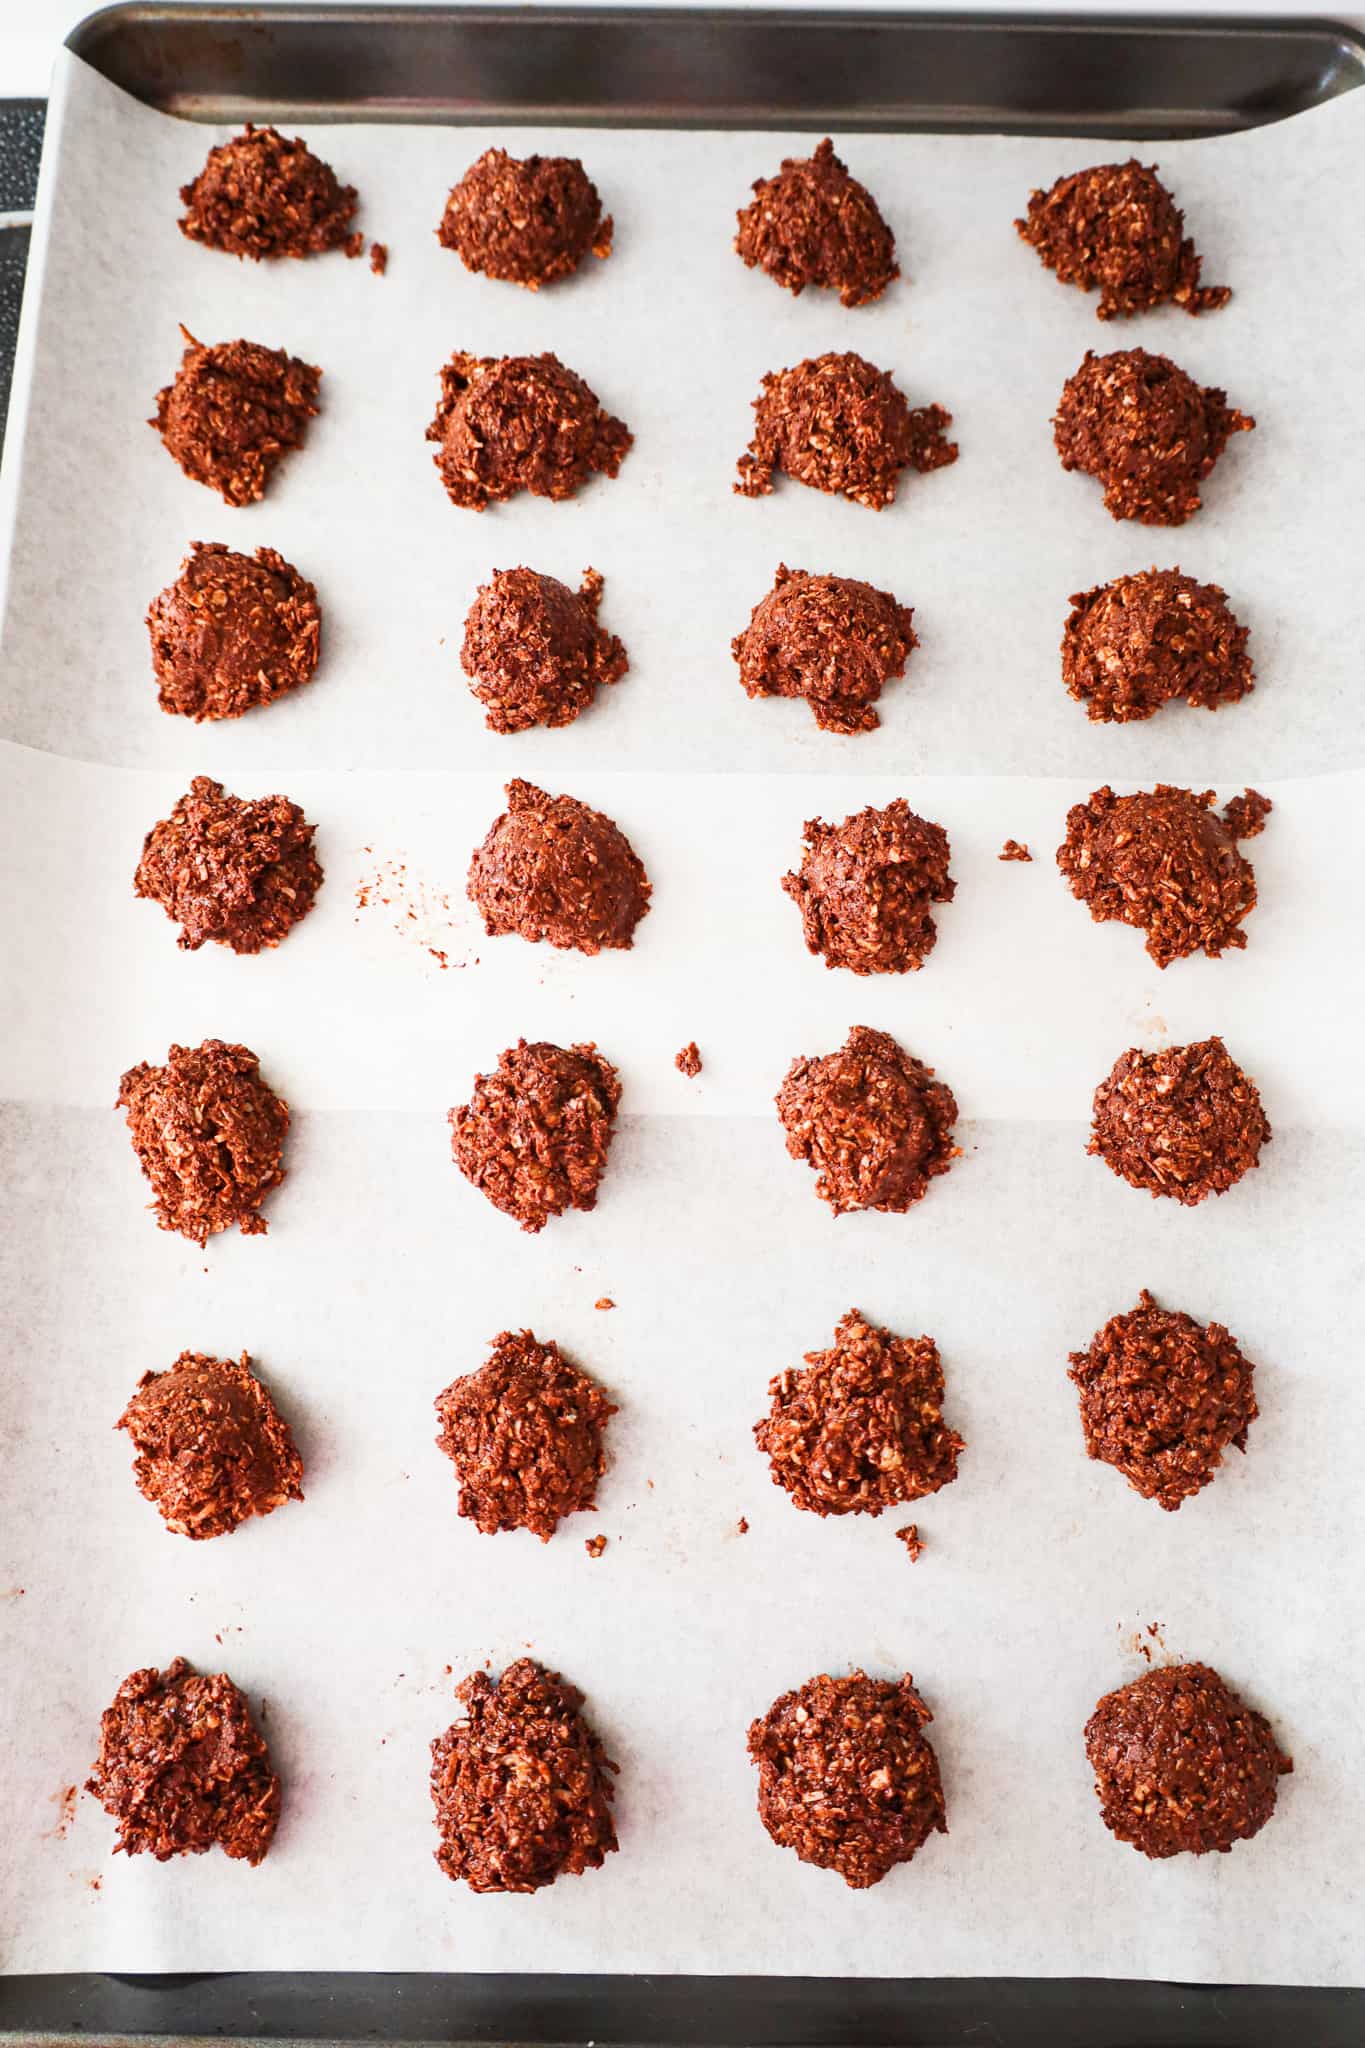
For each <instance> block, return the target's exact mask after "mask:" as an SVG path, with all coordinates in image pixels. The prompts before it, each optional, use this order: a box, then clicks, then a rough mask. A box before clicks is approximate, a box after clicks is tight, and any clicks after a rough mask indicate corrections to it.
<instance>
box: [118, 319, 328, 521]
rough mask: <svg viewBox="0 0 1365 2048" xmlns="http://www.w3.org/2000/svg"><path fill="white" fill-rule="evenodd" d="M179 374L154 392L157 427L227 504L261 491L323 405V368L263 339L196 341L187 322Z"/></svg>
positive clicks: (170, 449)
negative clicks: (320, 398) (207, 343)
mask: <svg viewBox="0 0 1365 2048" xmlns="http://www.w3.org/2000/svg"><path fill="white" fill-rule="evenodd" d="M180 332H181V333H182V334H183V335H184V337H185V353H184V355H183V356H182V357H181V359H180V368H179V369H178V370H177V371H176V373H175V382H174V383H173V384H167V385H166V386H165V388H164V389H163V390H161V391H158V392H157V394H156V417H155V419H152V420H149V421H148V422H147V424H148V425H149V426H152V427H155V428H156V430H157V432H158V433H159V434H160V436H161V438H162V440H163V442H164V443H165V445H166V450H167V453H168V454H170V455H173V456H174V457H175V460H176V461H177V462H178V463H179V464H180V467H181V468H182V469H183V470H184V472H185V474H186V476H187V477H190V478H191V479H192V480H193V481H194V482H195V483H197V484H207V485H208V486H209V489H210V490H214V491H217V493H218V495H219V496H220V497H221V498H222V500H223V502H224V503H225V504H228V505H250V504H251V503H253V501H254V500H255V499H257V498H263V497H264V496H265V493H266V488H267V486H268V485H269V483H270V480H271V478H272V477H273V475H274V474H275V470H276V468H277V466H278V464H279V463H280V461H281V460H282V458H283V457H284V456H286V455H287V454H288V453H289V451H290V450H291V448H301V447H302V446H303V442H304V438H305V436H306V434H307V431H308V422H309V420H311V419H312V418H314V416H315V415H316V413H317V410H318V386H319V384H320V383H321V382H322V372H321V370H319V369H318V368H317V367H316V365H315V364H313V363H305V362H301V361H300V360H299V358H298V357H297V356H290V355H286V354H285V352H284V350H283V349H279V348H263V347H262V346H261V344H260V342H258V341H221V342H218V343H216V344H215V345H214V346H212V347H206V346H205V345H204V343H203V342H200V341H196V340H195V338H194V336H193V335H192V334H191V333H190V331H189V329H188V327H184V326H182V327H181V329H180Z"/></svg>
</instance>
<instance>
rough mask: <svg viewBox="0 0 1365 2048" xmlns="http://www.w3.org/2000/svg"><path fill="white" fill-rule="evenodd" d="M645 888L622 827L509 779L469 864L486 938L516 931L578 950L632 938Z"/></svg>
mask: <svg viewBox="0 0 1365 2048" xmlns="http://www.w3.org/2000/svg"><path fill="white" fill-rule="evenodd" d="M649 898H650V886H649V878H648V876H647V875H646V874H645V871H644V867H643V865H642V864H641V862H640V859H639V857H638V855H637V854H636V852H635V849H634V847H633V846H632V845H631V843H630V841H629V840H628V839H627V837H626V835H625V833H624V832H623V831H622V830H621V828H620V826H619V825H616V824H614V823H613V822H612V820H611V819H610V818H608V817H607V816H605V815H604V813H603V812H601V811H595V810H593V809H592V808H591V806H590V805H588V804H581V803H580V802H579V801H578V799H577V797H573V796H547V795H546V793H545V791H544V790H543V789H537V788H536V786H535V784H534V783H533V782H520V781H518V782H509V783H508V785H507V809H506V810H505V811H504V812H503V813H502V816H501V817H499V818H496V819H495V820H494V822H493V824H492V825H491V826H490V827H489V830H488V836H487V838H486V839H485V840H484V842H483V845H482V846H481V847H479V848H478V849H477V851H476V852H475V855H474V858H473V860H471V862H470V863H469V900H470V902H471V903H472V904H474V906H475V908H476V909H477V910H478V912H479V914H480V916H481V917H482V918H483V926H484V930H485V931H486V932H487V934H488V936H489V938H490V939H494V938H502V937H504V936H505V935H506V934H507V933H508V932H516V933H518V934H519V935H520V936H521V937H522V938H523V939H529V940H531V941H532V942H533V943H534V942H536V941H538V940H541V939H544V940H545V941H547V942H548V944H550V945H551V946H559V947H562V948H572V949H573V950H574V951H576V952H579V953H600V952H601V951H602V950H603V948H604V947H614V948H618V949H619V948H623V947H628V946H630V945H631V944H632V943H633V940H634V935H635V927H636V925H637V924H638V923H639V922H640V919H641V918H642V917H643V916H644V915H645V912H646V911H647V910H648V909H649Z"/></svg>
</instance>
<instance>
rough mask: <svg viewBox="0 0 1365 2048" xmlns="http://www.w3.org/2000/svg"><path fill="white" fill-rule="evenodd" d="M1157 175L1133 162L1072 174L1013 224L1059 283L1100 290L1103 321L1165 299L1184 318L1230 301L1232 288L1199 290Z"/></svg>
mask: <svg viewBox="0 0 1365 2048" xmlns="http://www.w3.org/2000/svg"><path fill="white" fill-rule="evenodd" d="M1156 173H1157V167H1156V165H1155V164H1140V163H1139V162H1138V160H1137V158H1136V157H1129V159H1128V161H1127V163H1123V164H1094V165H1092V166H1091V167H1090V168H1089V169H1088V170H1084V171H1073V172H1072V174H1071V175H1070V177H1066V178H1058V179H1057V181H1056V183H1055V184H1054V185H1051V186H1050V187H1049V188H1048V190H1047V191H1046V192H1043V191H1035V192H1034V193H1033V195H1032V197H1031V198H1030V200H1029V203H1028V215H1027V218H1026V219H1024V220H1017V221H1016V222H1015V223H1014V225H1015V227H1016V228H1017V229H1018V230H1019V233H1020V235H1021V236H1022V237H1023V239H1024V241H1026V242H1028V243H1030V244H1031V246H1032V247H1033V248H1034V249H1036V250H1037V252H1038V255H1039V258H1040V259H1041V261H1042V262H1043V263H1044V264H1046V266H1047V268H1048V269H1049V270H1052V271H1055V272H1056V275H1057V279H1058V282H1059V283H1061V284H1075V285H1079V286H1080V288H1081V290H1082V291H1085V292H1093V291H1098V292H1099V295H1100V302H1099V305H1098V306H1097V307H1096V308H1095V317H1096V318H1097V319H1099V320H1123V319H1127V318H1128V317H1129V316H1130V315H1131V314H1134V313H1145V312H1147V311H1148V310H1149V309H1150V308H1151V307H1152V306H1160V305H1164V304H1166V303H1167V302H1168V301H1170V302H1173V303H1174V304H1175V305H1177V306H1182V307H1183V308H1184V310H1185V311H1186V312H1187V313H1194V314H1199V313H1212V312H1216V311H1217V310H1218V308H1219V307H1220V306H1226V304H1227V302H1228V300H1229V299H1230V298H1231V297H1232V293H1231V291H1230V290H1229V289H1228V287H1227V285H1204V286H1201V285H1200V282H1199V273H1200V269H1201V267H1202V265H1201V262H1200V258H1199V257H1198V255H1197V254H1196V253H1195V247H1194V243H1193V242H1192V241H1191V240H1190V239H1189V237H1188V236H1187V235H1186V234H1185V232H1184V227H1185V216H1184V214H1183V213H1182V212H1181V210H1180V208H1179V207H1178V206H1177V205H1176V203H1175V200H1174V199H1173V198H1172V196H1171V194H1170V193H1169V192H1168V191H1167V189H1166V187H1165V186H1164V185H1163V184H1162V182H1161V180H1160V178H1158V176H1157V174H1156Z"/></svg>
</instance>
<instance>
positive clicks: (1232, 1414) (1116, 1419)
mask: <svg viewBox="0 0 1365 2048" xmlns="http://www.w3.org/2000/svg"><path fill="white" fill-rule="evenodd" d="M1254 1373H1255V1367H1254V1366H1253V1365H1252V1363H1251V1361H1250V1359H1248V1358H1245V1357H1244V1356H1243V1354H1242V1351H1241V1348H1240V1347H1239V1345H1238V1344H1237V1341H1236V1339H1235V1338H1233V1337H1231V1336H1230V1335H1229V1334H1228V1332H1227V1331H1226V1330H1225V1329H1224V1328H1223V1325H1222V1324H1221V1323H1210V1324H1209V1325H1208V1327H1207V1329H1201V1327H1200V1326H1199V1324H1198V1323H1197V1322H1196V1321H1195V1320H1194V1317H1193V1316H1187V1315H1185V1314H1184V1313H1183V1312H1182V1311H1180V1310H1172V1309H1164V1308H1160V1307H1158V1305H1157V1303H1156V1301H1155V1300H1154V1299H1153V1297H1152V1296H1151V1295H1150V1294H1149V1293H1148V1292H1147V1289H1146V1288H1145V1287H1144V1288H1143V1290H1142V1293H1141V1294H1140V1295H1139V1296H1138V1304H1137V1307H1136V1308H1134V1309H1130V1310H1129V1311H1128V1313H1127V1315H1120V1316H1111V1317H1110V1319H1109V1321H1108V1322H1107V1323H1106V1324H1105V1326H1104V1328H1103V1329H1102V1330H1098V1331H1096V1333H1095V1335H1094V1337H1093V1338H1092V1339H1091V1341H1090V1347H1089V1349H1088V1350H1086V1351H1073V1352H1072V1353H1071V1364H1070V1369H1069V1373H1068V1377H1069V1378H1070V1379H1071V1380H1072V1381H1073V1383H1074V1384H1075V1386H1076V1387H1077V1389H1078V1390H1079V1399H1080V1409H1081V1427H1082V1428H1083V1429H1084V1431H1085V1448H1086V1451H1087V1453H1088V1455H1089V1456H1090V1457H1092V1458H1094V1459H1097V1460H1098V1461H1100V1462H1101V1463H1103V1464H1105V1465H1112V1466H1113V1467H1114V1469H1115V1471H1116V1472H1121V1473H1122V1474H1123V1476H1124V1478H1125V1479H1126V1480H1127V1481H1128V1484H1129V1485H1130V1486H1131V1487H1132V1488H1133V1490H1134V1492H1135V1493H1140V1494H1141V1495H1142V1497H1143V1499H1144V1500H1154V1501H1156V1502H1158V1503H1159V1505H1160V1506H1161V1507H1163V1508H1166V1509H1168V1510H1170V1511H1171V1512H1174V1511H1175V1510H1176V1509H1177V1508H1178V1507H1179V1506H1180V1504H1181V1502H1182V1501H1185V1500H1188V1499H1189V1498H1190V1496H1191V1495H1192V1494H1196V1493H1198V1492H1199V1491H1200V1489H1201V1488H1202V1487H1205V1486H1207V1485H1208V1483H1209V1481H1210V1480H1211V1479H1212V1478H1213V1475H1214V1473H1215V1472H1216V1471H1217V1470H1218V1467H1219V1466H1220V1465H1221V1464H1222V1462H1223V1452H1224V1451H1225V1450H1226V1449H1227V1447H1228V1445H1229V1444H1234V1445H1235V1446H1236V1448H1237V1449H1238V1450H1239V1451H1245V1450H1246V1447H1247V1430H1248V1429H1249V1427H1250V1426H1251V1424H1252V1423H1253V1422H1254V1421H1255V1420H1256V1417H1257V1415H1258V1413H1259V1412H1260V1411H1259V1410H1258V1408H1257V1406H1256V1395H1255V1392H1254V1389H1253V1385H1252V1381H1253V1376H1254Z"/></svg>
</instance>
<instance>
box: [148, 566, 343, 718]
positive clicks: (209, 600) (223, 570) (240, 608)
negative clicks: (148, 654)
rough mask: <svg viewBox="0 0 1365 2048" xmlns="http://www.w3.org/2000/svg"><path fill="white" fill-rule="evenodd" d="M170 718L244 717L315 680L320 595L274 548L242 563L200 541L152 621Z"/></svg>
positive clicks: (155, 662) (160, 695) (156, 668)
mask: <svg viewBox="0 0 1365 2048" xmlns="http://www.w3.org/2000/svg"><path fill="white" fill-rule="evenodd" d="M147 630H148V632H149V633H150V635H151V642H152V670H153V673H154V674H155V676H156V680H157V699H158V702H159V703H160V705H161V708H162V710H163V711H167V712H172V713H178V714H179V715H180V716H181V717H184V718H193V719H194V720H196V722H198V721H202V720H204V719H220V718H240V717H241V716H242V714H243V712H246V711H252V710H255V709H256V707H257V706H258V705H261V704H272V703H273V702H274V701H275V699H276V698H277V697H283V696H286V695H287V694H288V692H289V691H290V690H297V689H298V688H299V687H300V686H301V685H302V684H304V683H307V682H311V680H312V678H313V675H314V674H315V672H316V670H317V665H318V651H319V643H320V638H321V632H322V615H321V613H320V612H319V610H318V594H317V591H316V590H315V589H314V587H313V585H312V584H311V583H309V582H308V580H307V579H306V577H303V576H300V574H299V572H298V570H297V569H296V568H295V567H294V566H293V564H292V563H291V562H286V561H285V559H284V556H283V555H277V554H276V552H275V550H274V549H273V548H257V550H256V553H255V555H254V557H253V556H251V555H239V554H237V553H235V552H234V550H233V549H232V548H228V547H224V546H223V544H222V543H221V542H220V541H201V540H197V541H194V542H193V543H192V544H191V547H190V552H189V553H188V555H186V557H185V559H184V561H183V562H182V563H181V565H180V574H179V575H178V576H177V578H176V580H175V582H174V583H171V584H168V585H167V587H166V589H165V590H163V591H162V592H161V594H160V596H159V597H156V598H154V599H153V600H152V604H151V607H150V609H149V611H148V613H147Z"/></svg>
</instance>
